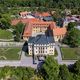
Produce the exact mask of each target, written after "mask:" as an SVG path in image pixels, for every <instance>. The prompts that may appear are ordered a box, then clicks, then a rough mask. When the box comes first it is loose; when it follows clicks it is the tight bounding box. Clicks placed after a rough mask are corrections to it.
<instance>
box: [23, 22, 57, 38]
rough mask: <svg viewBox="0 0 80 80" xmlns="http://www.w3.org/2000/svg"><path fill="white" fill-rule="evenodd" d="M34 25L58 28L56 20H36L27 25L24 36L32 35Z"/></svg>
mask: <svg viewBox="0 0 80 80" xmlns="http://www.w3.org/2000/svg"><path fill="white" fill-rule="evenodd" d="M32 27H51V28H52V29H53V28H56V26H55V23H54V22H45V21H34V22H31V21H30V22H29V23H28V26H26V27H25V30H24V34H23V36H26V37H27V36H31V35H32Z"/></svg>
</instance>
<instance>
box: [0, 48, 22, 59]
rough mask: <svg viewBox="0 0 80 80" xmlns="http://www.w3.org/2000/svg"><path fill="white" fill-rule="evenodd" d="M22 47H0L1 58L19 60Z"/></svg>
mask: <svg viewBox="0 0 80 80" xmlns="http://www.w3.org/2000/svg"><path fill="white" fill-rule="evenodd" d="M20 50H21V49H20V48H0V60H19V59H20V56H19V52H20Z"/></svg>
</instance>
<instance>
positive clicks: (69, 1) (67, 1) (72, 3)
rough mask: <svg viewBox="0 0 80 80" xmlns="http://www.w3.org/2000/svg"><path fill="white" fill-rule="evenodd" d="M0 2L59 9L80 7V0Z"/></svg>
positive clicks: (12, 0) (15, 0)
mask: <svg viewBox="0 0 80 80" xmlns="http://www.w3.org/2000/svg"><path fill="white" fill-rule="evenodd" d="M0 4H1V5H4V6H7V7H14V6H23V7H40V6H43V7H47V8H60V9H65V8H68V9H74V8H79V9H80V0H0Z"/></svg>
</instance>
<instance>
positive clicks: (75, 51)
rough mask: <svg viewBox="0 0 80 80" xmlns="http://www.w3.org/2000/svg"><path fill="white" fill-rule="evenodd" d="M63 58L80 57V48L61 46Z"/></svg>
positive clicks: (75, 58)
mask: <svg viewBox="0 0 80 80" xmlns="http://www.w3.org/2000/svg"><path fill="white" fill-rule="evenodd" d="M61 51H62V59H63V60H77V59H80V48H61Z"/></svg>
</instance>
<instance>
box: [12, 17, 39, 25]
mask: <svg viewBox="0 0 80 80" xmlns="http://www.w3.org/2000/svg"><path fill="white" fill-rule="evenodd" d="M20 21H21V22H22V23H24V24H26V23H28V22H34V21H39V19H36V18H31V19H27V18H26V19H22V18H20V19H14V20H12V21H11V24H12V25H16V24H18V23H19V22H20Z"/></svg>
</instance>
